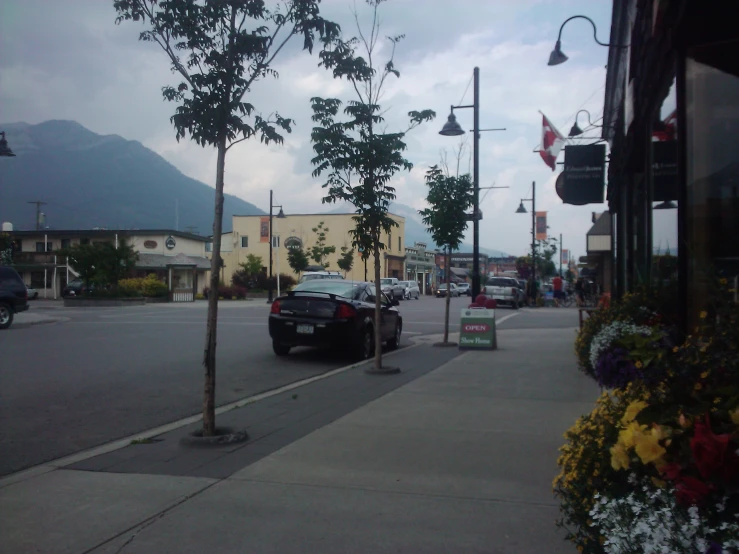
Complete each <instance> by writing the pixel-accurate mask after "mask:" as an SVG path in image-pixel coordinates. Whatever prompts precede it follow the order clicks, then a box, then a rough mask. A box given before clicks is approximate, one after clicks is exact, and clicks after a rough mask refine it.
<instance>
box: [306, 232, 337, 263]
mask: <svg viewBox="0 0 739 554" xmlns="http://www.w3.org/2000/svg"><path fill="white" fill-rule="evenodd" d="M311 231H313V232H314V233H315V234H316V244H315V245H314V246H312V247H311V249H310V258H311V260H313V261H314V262H316V263H317V264H318V265H320V266H323V267H325V268H328V263H324V262H323V260H324V258H325V257H326V256H328V255H329V254H333V253H334V252H336V247H335V246H327V245H326V233H328V231H329V228H328V227H324V226H323V221H320V222H319V223H318V226H316V227H313V229H311Z"/></svg>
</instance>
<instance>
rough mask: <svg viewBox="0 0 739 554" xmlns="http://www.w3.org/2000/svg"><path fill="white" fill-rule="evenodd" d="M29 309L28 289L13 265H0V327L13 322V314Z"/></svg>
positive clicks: (2, 327) (8, 325)
mask: <svg viewBox="0 0 739 554" xmlns="http://www.w3.org/2000/svg"><path fill="white" fill-rule="evenodd" d="M27 309H28V289H26V285H25V283H23V279H21V277H20V275H18V272H17V271H16V270H15V269H13V268H12V267H5V266H0V329H7V328H8V327H10V324H11V323H13V316H14V315H15V314H16V313H18V312H24V311H26V310H27Z"/></svg>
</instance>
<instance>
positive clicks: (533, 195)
mask: <svg viewBox="0 0 739 554" xmlns="http://www.w3.org/2000/svg"><path fill="white" fill-rule="evenodd" d="M524 202H531V286H532V289H533V290H535V288H536V181H534V182H532V183H531V198H521V204H520V205H519V206H518V209H517V210H516V213H517V214H525V213H526V208H525V207H524V205H523V203H524ZM534 302H536V297H534Z"/></svg>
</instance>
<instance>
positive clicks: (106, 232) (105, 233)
mask: <svg viewBox="0 0 739 554" xmlns="http://www.w3.org/2000/svg"><path fill="white" fill-rule="evenodd" d="M6 232H7V233H9V234H11V235H12V236H16V237H39V236H42V235H47V236H51V237H60V236H63V237H114V236H115V235H118V236H121V237H135V236H140V235H172V236H174V237H182V238H185V239H192V240H197V241H200V242H210V240H211V239H209V238H208V237H203V236H200V235H194V234H193V233H186V232H184V231H175V230H174V229H39V230H37V231H6Z"/></svg>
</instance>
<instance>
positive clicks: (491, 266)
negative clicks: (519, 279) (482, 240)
mask: <svg viewBox="0 0 739 554" xmlns="http://www.w3.org/2000/svg"><path fill="white" fill-rule="evenodd" d="M514 271H516V257H515V256H502V257H498V258H493V257H491V258H490V259H489V263H488V274H489V275H502V274H504V273H511V272H514Z"/></svg>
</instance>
